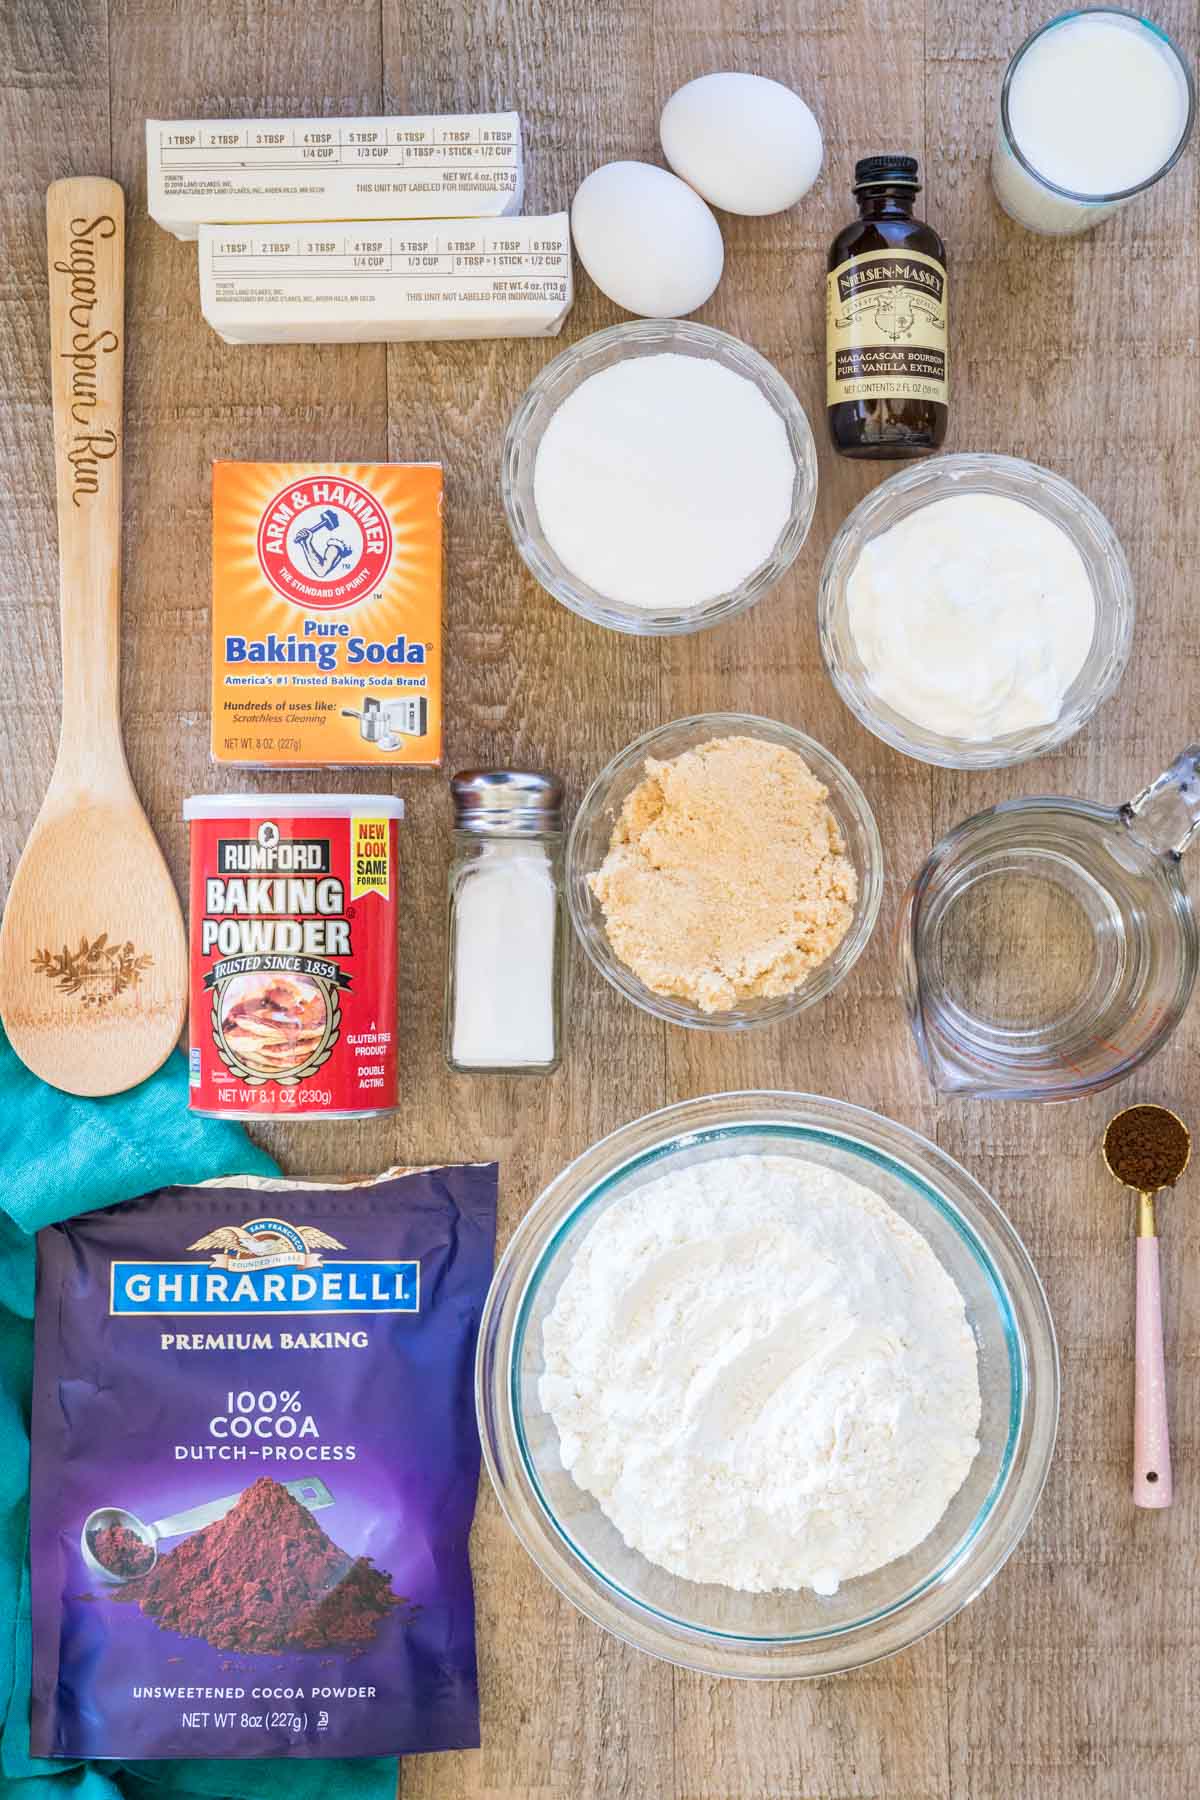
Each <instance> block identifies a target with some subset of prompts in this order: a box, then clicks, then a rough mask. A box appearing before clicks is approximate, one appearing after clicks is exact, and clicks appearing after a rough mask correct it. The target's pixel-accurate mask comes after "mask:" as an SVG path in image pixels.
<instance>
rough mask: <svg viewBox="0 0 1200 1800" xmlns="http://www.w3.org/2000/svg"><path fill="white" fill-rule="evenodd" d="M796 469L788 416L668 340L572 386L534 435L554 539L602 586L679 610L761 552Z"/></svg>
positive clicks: (537, 476) (735, 575)
mask: <svg viewBox="0 0 1200 1800" xmlns="http://www.w3.org/2000/svg"><path fill="white" fill-rule="evenodd" d="M795 472H796V463H795V458H794V457H793V455H792V449H791V445H790V443H789V442H788V435H787V430H786V427H785V426H784V423H783V420H782V418H781V417H780V416H779V414H778V413H777V412H776V411H775V409H774V407H773V406H772V405H771V404H770V402H769V401H768V400H767V399H765V398H764V396H763V395H762V394H761V393H760V392H759V390H758V388H757V387H755V385H754V383H753V382H752V381H749V380H747V378H746V377H745V376H744V375H737V374H734V372H733V371H732V370H731V369H727V368H725V367H723V365H722V364H720V363H715V362H708V361H705V360H703V359H702V358H700V357H696V356H683V355H680V354H678V353H676V352H668V351H664V352H663V353H662V354H661V355H654V356H635V357H631V358H630V359H629V360H628V361H626V362H620V363H614V364H612V366H611V367H609V368H607V369H601V370H600V371H599V373H598V374H595V375H591V376H589V377H588V379H587V380H586V381H584V382H582V383H581V385H580V386H579V387H577V388H576V389H575V391H574V393H572V394H569V395H568V396H567V398H566V399H565V400H564V401H563V403H562V405H561V406H560V407H559V408H558V410H557V412H555V414H554V415H553V417H552V418H551V420H550V423H549V424H548V425H547V427H546V430H545V432H544V434H543V436H542V440H541V443H540V444H539V445H538V451H537V459H536V461H535V463H534V470H533V500H534V506H535V508H536V510H537V515H538V520H539V522H540V524H541V528H542V531H543V532H544V534H545V536H546V539H547V541H548V542H549V544H550V546H551V548H552V549H553V550H554V552H555V553H556V555H557V556H558V557H559V558H560V559H561V561H562V562H563V563H565V565H566V567H567V568H568V569H570V570H571V571H572V573H573V574H575V575H576V576H577V577H578V578H579V579H580V580H581V581H584V582H586V583H587V584H588V586H589V587H592V588H594V589H595V590H596V592H597V593H599V594H603V595H605V596H606V598H608V599H610V600H614V601H617V602H618V603H620V604H622V605H625V606H631V607H641V608H644V609H646V610H647V611H658V610H668V611H673V610H687V609H689V608H691V607H695V606H700V605H702V604H703V603H704V602H705V601H706V600H714V599H716V598H717V597H718V596H719V595H721V594H726V593H729V592H730V591H731V590H732V589H734V588H736V587H738V586H739V585H740V584H741V582H743V581H744V580H745V579H746V577H747V576H748V575H751V574H753V572H754V570H755V569H757V568H758V566H759V564H760V563H763V562H765V561H766V559H767V557H768V556H769V555H770V554H771V551H772V550H773V549H774V547H775V544H776V541H777V540H778V538H779V535H780V533H781V532H782V530H783V528H784V526H785V525H786V524H787V522H788V519H789V517H790V515H791V510H792V486H793V482H794V478H795Z"/></svg>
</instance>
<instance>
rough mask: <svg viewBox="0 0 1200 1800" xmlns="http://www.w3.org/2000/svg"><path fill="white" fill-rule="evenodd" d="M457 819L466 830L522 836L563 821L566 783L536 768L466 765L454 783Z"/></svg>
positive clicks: (455, 821)
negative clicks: (484, 767) (497, 767)
mask: <svg viewBox="0 0 1200 1800" xmlns="http://www.w3.org/2000/svg"><path fill="white" fill-rule="evenodd" d="M450 792H451V794H452V795H453V797H454V823H455V824H456V825H457V826H458V827H459V828H460V829H461V830H463V831H476V832H479V833H481V834H482V835H484V836H486V835H489V834H490V835H493V836H496V837H519V836H521V835H522V834H524V833H529V834H530V835H532V834H533V833H534V832H538V831H554V830H557V828H558V826H559V825H560V824H561V822H562V799H563V784H562V782H561V781H560V780H559V778H558V776H557V775H541V774H538V773H536V772H535V771H534V770H532V769H464V770H463V771H462V773H461V774H459V775H455V776H454V778H453V780H452V781H451V783H450Z"/></svg>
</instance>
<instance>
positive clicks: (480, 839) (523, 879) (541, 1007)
mask: <svg viewBox="0 0 1200 1800" xmlns="http://www.w3.org/2000/svg"><path fill="white" fill-rule="evenodd" d="M450 791H451V794H452V795H453V798H454V859H453V862H452V863H451V866H450V932H449V947H448V952H447V963H446V1018H445V1054H446V1061H447V1062H448V1063H449V1065H450V1067H451V1068H452V1069H454V1070H456V1071H458V1072H459V1073H461V1074H478V1073H481V1072H483V1073H509V1074H513V1073H515V1074H521V1073H525V1074H532V1075H544V1074H548V1073H549V1072H550V1070H552V1069H554V1068H556V1067H557V1066H558V1062H559V1059H560V1057H561V1054H562V1035H563V987H564V981H565V975H566V962H567V946H568V941H569V940H568V932H567V914H566V907H565V904H564V898H563V830H562V783H561V781H560V780H559V779H558V777H557V776H556V775H540V774H535V773H533V772H531V771H528V770H522V769H473V770H469V771H466V772H464V773H463V774H460V775H456V776H455V777H454V779H453V780H452V782H451V783H450Z"/></svg>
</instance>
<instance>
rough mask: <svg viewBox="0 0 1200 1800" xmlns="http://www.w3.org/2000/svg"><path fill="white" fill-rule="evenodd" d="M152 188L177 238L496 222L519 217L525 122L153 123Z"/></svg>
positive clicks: (153, 207) (151, 199)
mask: <svg viewBox="0 0 1200 1800" xmlns="http://www.w3.org/2000/svg"><path fill="white" fill-rule="evenodd" d="M146 183H147V204H148V207H149V211H150V216H151V218H153V219H155V220H157V222H158V223H159V224H160V225H161V226H163V227H164V229H165V230H167V231H170V232H173V233H174V234H175V236H176V237H179V238H194V237H195V236H196V233H197V231H198V229H199V227H200V226H201V225H204V224H221V223H223V224H230V225H245V224H254V223H256V222H259V221H261V220H264V219H266V220H280V221H284V222H286V221H293V222H303V221H306V220H314V219H453V218H464V219H494V218H500V217H502V216H503V215H504V214H506V213H516V212H520V210H521V200H522V197H523V195H524V191H525V169H524V160H523V156H522V148H521V121H520V119H519V117H518V116H517V114H516V113H469V114H446V115H444V116H442V117H421V118H370V119H147V120H146Z"/></svg>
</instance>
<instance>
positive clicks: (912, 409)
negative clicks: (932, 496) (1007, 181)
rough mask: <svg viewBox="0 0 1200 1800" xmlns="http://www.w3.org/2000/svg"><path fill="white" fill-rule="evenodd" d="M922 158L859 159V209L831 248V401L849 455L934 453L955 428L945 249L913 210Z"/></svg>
mask: <svg viewBox="0 0 1200 1800" xmlns="http://www.w3.org/2000/svg"><path fill="white" fill-rule="evenodd" d="M917 174H918V169H917V159H916V157H915V156H867V157H864V158H863V159H862V160H861V161H860V162H858V163H857V164H856V165H855V170H854V193H855V197H856V199H857V200H858V210H859V217H858V218H857V219H856V220H855V221H854V222H853V224H850V225H847V226H845V227H844V229H843V230H841V231H839V232H838V235H837V236H836V237H835V238H834V240H833V243H832V245H831V246H830V250H829V276H828V281H827V286H826V315H825V368H826V406H827V410H828V414H829V433H830V436H831V438H832V439H833V447H834V449H835V450H837V451H839V452H840V453H841V454H842V455H843V456H855V457H878V458H885V459H893V460H900V459H904V458H907V457H913V456H928V455H929V453H930V451H932V450H936V449H937V448H938V446H939V445H940V444H941V442H942V440H943V439H944V437H945V435H946V421H947V418H948V402H949V361H948V350H947V315H946V301H947V291H946V248H945V245H944V244H943V243H942V240H941V238H940V237H939V236H938V234H937V232H936V231H934V229H933V227H932V226H930V225H927V224H926V223H925V222H924V220H923V219H915V218H914V217H913V203H914V201H915V199H916V196H917V195H918V193H919V192H920V182H919V181H918V179H917Z"/></svg>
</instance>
